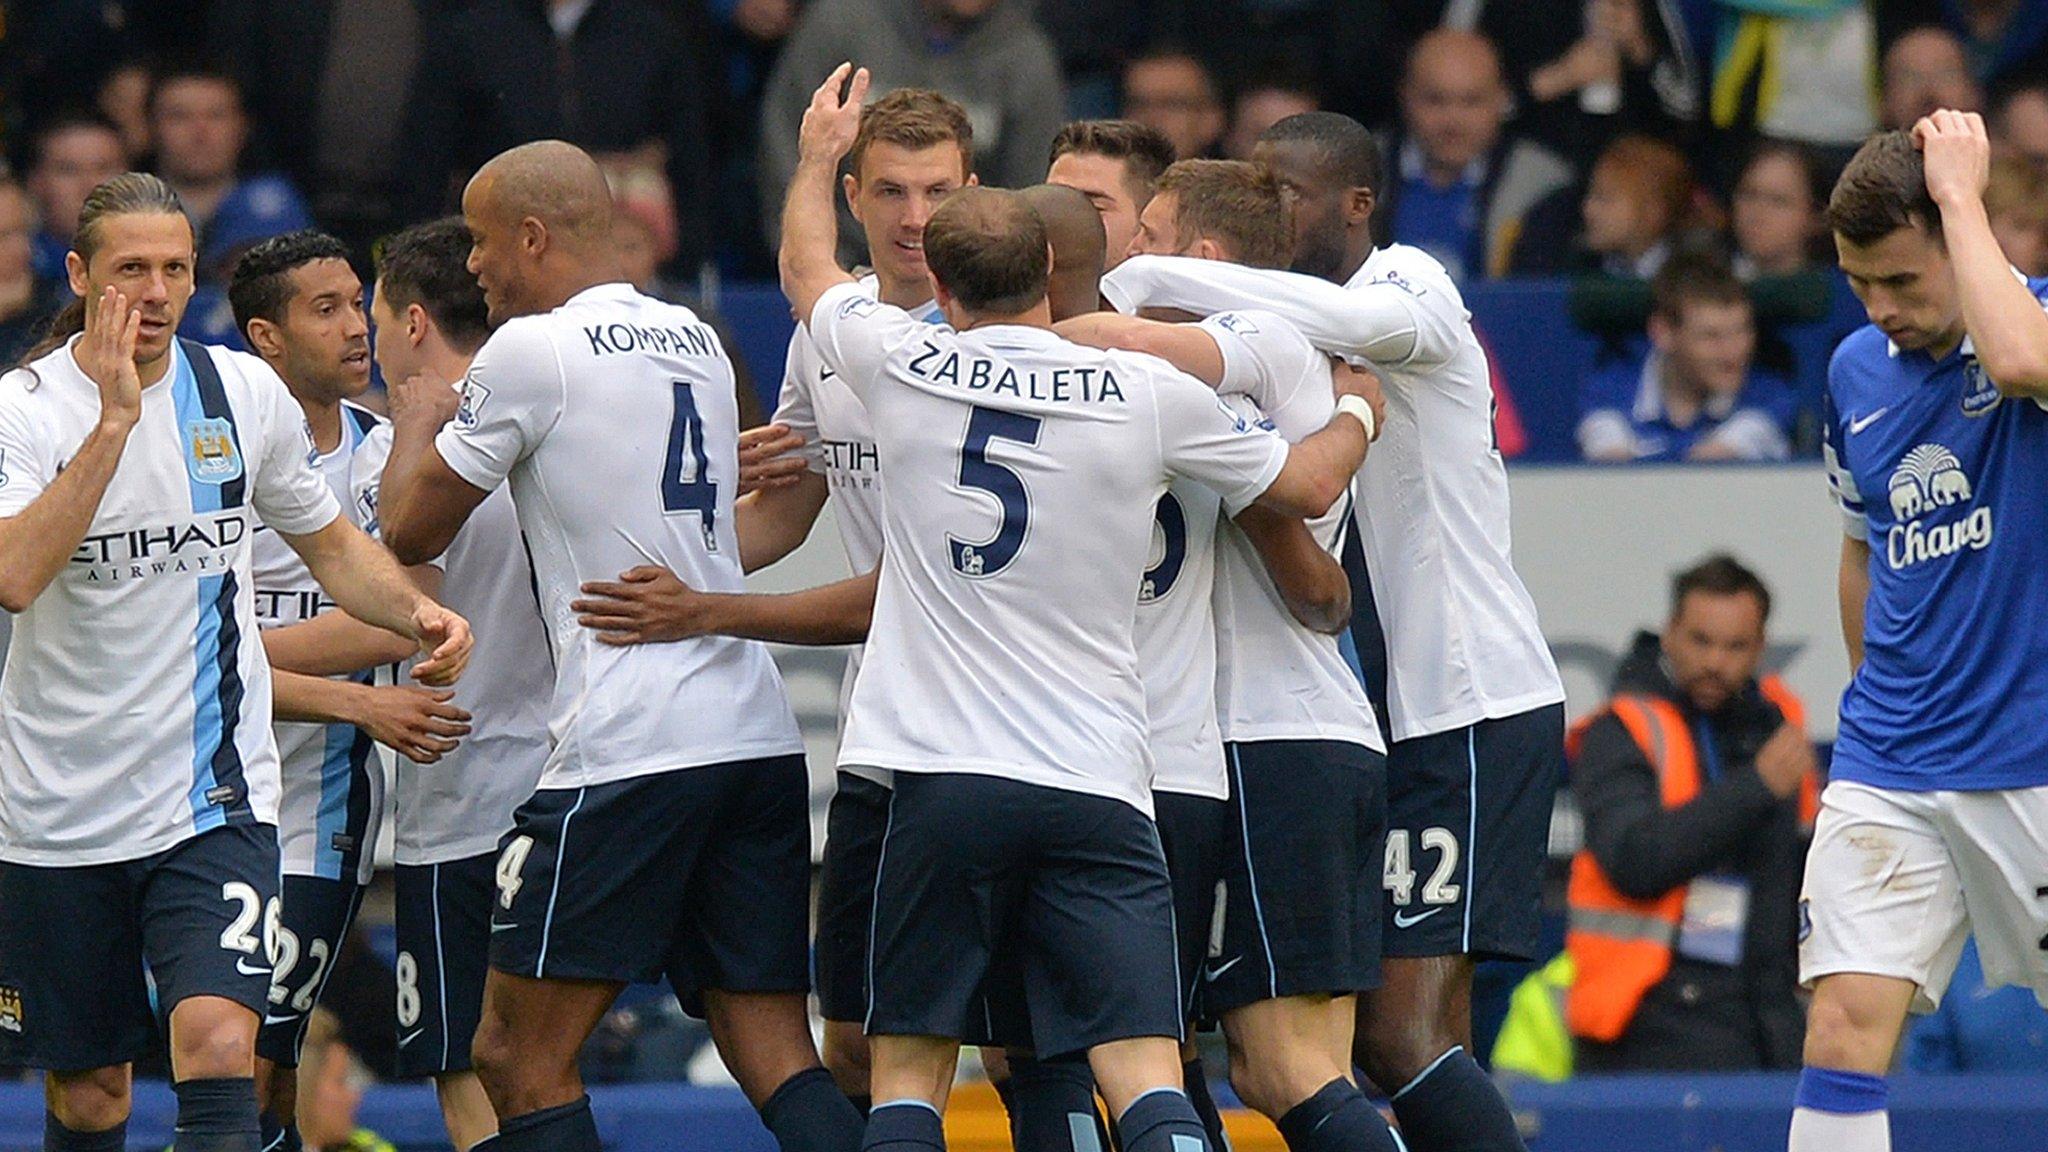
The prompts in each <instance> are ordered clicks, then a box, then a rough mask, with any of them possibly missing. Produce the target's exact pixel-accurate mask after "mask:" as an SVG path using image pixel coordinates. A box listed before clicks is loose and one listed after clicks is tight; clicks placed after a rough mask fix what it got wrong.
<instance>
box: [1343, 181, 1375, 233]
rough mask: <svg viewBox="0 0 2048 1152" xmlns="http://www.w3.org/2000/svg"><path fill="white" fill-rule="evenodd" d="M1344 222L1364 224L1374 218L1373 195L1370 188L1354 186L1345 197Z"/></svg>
mask: <svg viewBox="0 0 2048 1152" xmlns="http://www.w3.org/2000/svg"><path fill="white" fill-rule="evenodd" d="M1344 199H1345V203H1344V222H1345V223H1347V224H1363V223H1365V222H1366V221H1367V220H1370V219H1372V206H1373V195H1372V189H1370V188H1353V189H1352V190H1351V192H1350V194H1349V195H1347V196H1346V197H1345V198H1344Z"/></svg>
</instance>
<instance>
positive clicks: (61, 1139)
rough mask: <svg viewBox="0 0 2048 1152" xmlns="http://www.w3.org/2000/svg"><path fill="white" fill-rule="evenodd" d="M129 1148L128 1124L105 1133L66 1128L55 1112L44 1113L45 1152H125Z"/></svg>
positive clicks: (119, 1125) (124, 1123)
mask: <svg viewBox="0 0 2048 1152" xmlns="http://www.w3.org/2000/svg"><path fill="white" fill-rule="evenodd" d="M127 1147H128V1122H127V1121H126V1120H123V1121H121V1122H120V1123H119V1124H116V1125H114V1126H113V1127H112V1128H109V1129H107V1130H105V1131H103V1132H80V1131H78V1130H77V1129H75V1128H66V1127H65V1126H64V1122H63V1121H62V1120H59V1119H57V1114H56V1113H55V1112H45V1113H43V1152H123V1150H124V1149H126V1148H127Z"/></svg>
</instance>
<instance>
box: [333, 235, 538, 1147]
mask: <svg viewBox="0 0 2048 1152" xmlns="http://www.w3.org/2000/svg"><path fill="white" fill-rule="evenodd" d="M468 259H469V229H467V228H465V227H464V226H463V224H462V221H461V220H460V219H456V218H451V219H446V220H436V221H432V222H430V223H426V224H420V225H417V226H415V227H412V228H408V229H406V230H405V231H403V232H399V233H397V234H395V235H392V236H389V237H387V238H385V239H384V241H383V242H382V243H381V244H379V245H378V249H377V282H376V291H375V292H374V293H373V294H372V296H371V299H370V319H371V320H372V321H373V322H374V323H375V324H376V340H375V350H376V354H377V366H378V367H379V368H381V369H383V371H384V378H385V380H386V381H388V382H389V383H388V387H389V391H390V396H391V422H390V424H389V425H387V426H386V427H384V428H380V429H379V430H378V431H377V433H375V435H376V436H377V437H380V438H381V437H385V436H389V437H390V444H389V450H390V458H389V459H388V460H387V461H386V462H385V465H384V492H385V493H386V494H387V496H388V495H389V494H391V493H398V494H400V495H403V493H404V489H405V483H406V481H407V480H408V479H409V478H410V476H411V474H412V470H413V469H414V468H415V467H417V466H418V464H419V461H420V459H421V458H422V457H423V456H424V455H425V454H426V452H427V450H428V449H429V448H430V447H431V446H432V444H433V440H434V437H435V436H436V435H437V434H439V432H440V431H441V428H442V426H444V425H445V424H447V423H448V422H449V421H450V420H452V419H454V417H455V412H456V409H457V407H458V406H459V404H460V398H459V394H458V393H457V391H456V387H457V386H458V384H459V383H460V381H461V380H462V378H463V377H464V376H466V375H468V373H469V364H470V360H471V359H472V358H473V357H474V356H475V355H476V351H477V349H478V348H481V347H483V343H484V340H485V339H486V338H488V337H489V336H490V334H491V328H490V319H489V316H488V314H487V313H486V310H485V308H484V293H483V289H482V288H480V287H478V285H477V282H476V276H475V275H474V274H472V273H471V272H470V270H469V269H468V268H467V267H466V266H465V264H466V261H467V260H468ZM435 564H436V565H437V566H438V567H439V568H440V569H441V570H442V578H441V583H440V592H439V595H440V597H441V599H442V600H443V601H444V602H446V603H447V604H448V605H450V606H451V607H453V608H455V609H456V610H457V611H460V612H462V613H463V615H464V616H466V617H468V618H469V619H470V620H473V621H477V622H478V623H477V650H476V651H477V655H476V658H475V659H474V660H472V661H471V668H470V674H469V675H468V676H467V677H466V678H465V679H464V680H463V682H462V685H461V687H460V688H459V689H458V690H457V693H456V697H455V703H456V704H458V705H460V706H462V707H463V708H465V709H466V710H467V712H468V714H469V715H470V716H471V717H473V720H472V725H473V727H474V729H475V731H474V733H473V734H472V735H471V736H470V737H469V738H468V739H466V740H464V741H463V742H462V745H461V747H459V748H456V749H454V750H452V751H450V752H449V753H448V754H447V755H446V756H444V757H441V758H440V761H439V763H431V762H429V763H421V762H417V761H415V760H414V759H412V758H411V757H409V756H406V755H401V756H400V758H399V760H398V763H397V772H396V775H395V779H394V781H393V787H392V797H391V818H392V821H393V824H394V825H395V829H396V835H395V836H394V837H393V852H394V854H395V856H396V857H397V864H398V868H397V877H396V878H397V905H398V907H397V922H398V923H397V928H398V998H397V1004H396V1008H397V1013H398V1071H399V1074H400V1075H403V1076H432V1077H433V1078H434V1087H435V1091H436V1093H437V1094H438V1095H439V1097H440V1101H441V1115H442V1118H443V1120H445V1121H446V1123H447V1126H448V1138H449V1140H450V1141H451V1142H452V1143H453V1144H454V1145H455V1147H457V1148H469V1147H471V1146H472V1145H475V1144H477V1143H478V1142H480V1141H482V1140H483V1139H484V1138H486V1137H488V1136H489V1135H490V1134H491V1133H493V1132H495V1131H497V1129H498V1120H497V1116H496V1115H495V1114H494V1113H493V1112H492V1111H491V1102H490V1100H489V1098H487V1097H486V1096H485V1095H484V1090H483V1085H482V1084H481V1083H480V1082H479V1081H478V1080H477V1077H476V1072H475V1070H474V1068H473V1067H472V1065H471V1062H470V1057H469V1045H470V1040H471V1039H472V1037H474V1035H475V1033H476V1024H477V1017H478V1014H479V1013H480V1012H481V1011H482V1009H483V996H484V973H485V972H486V970H487V969H488V968H489V966H490V964H489V953H490V942H491V903H492V899H493V896H494V894H495V887H496V864H497V856H498V841H499V838H500V837H502V836H503V835H504V834H505V832H506V831H507V830H508V829H510V828H511V827H512V811H513V809H515V808H517V807H518V806H519V805H520V804H521V803H523V802H524V801H525V800H526V798H527V797H529V796H531V795H533V790H534V787H535V786H536V785H537V784H538V783H539V782H540V773H541V768H542V766H543V765H544V764H546V762H547V756H548V730H547V718H548V717H547V714H548V697H549V696H550V695H551V694H552V693H553V691H554V682H553V681H554V658H553V656H552V654H551V653H550V652H549V651H548V646H547V632H546V628H545V626H544V625H543V624H542V623H541V618H540V606H539V605H538V604H536V603H535V602H534V598H533V566H532V565H531V564H530V563H529V562H528V561H527V558H526V546H525V543H524V542H523V541H522V540H521V539H520V536H519V519H518V512H517V510H516V509H514V507H513V505H512V493H511V492H510V490H509V489H507V488H503V487H500V488H499V489H497V490H496V491H494V492H492V493H491V494H490V495H489V496H487V497H485V498H484V502H483V503H482V504H481V505H479V506H478V508H477V510H476V511H475V512H474V513H472V514H471V515H470V517H469V521H468V522H467V523H465V524H464V525H463V526H462V530H461V531H460V532H457V533H456V534H455V543H453V544H452V545H450V546H449V548H448V551H447V553H446V554H445V555H443V556H442V557H440V559H438V560H436V561H435Z"/></svg>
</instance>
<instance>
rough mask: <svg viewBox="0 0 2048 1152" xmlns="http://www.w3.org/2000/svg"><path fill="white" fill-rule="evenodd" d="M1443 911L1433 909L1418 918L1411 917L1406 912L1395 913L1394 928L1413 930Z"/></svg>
mask: <svg viewBox="0 0 2048 1152" xmlns="http://www.w3.org/2000/svg"><path fill="white" fill-rule="evenodd" d="M1441 911H1443V909H1442V908H1431V909H1430V910H1429V911H1427V912H1424V913H1422V914H1420V915H1417V916H1410V915H1409V914H1407V913H1406V912H1396V913H1394V927H1396V928H1413V927H1415V926H1416V925H1417V924H1420V923H1422V922H1423V921H1424V920H1427V919H1429V918H1430V917H1431V916H1434V915H1436V914H1437V913H1439V912H1441Z"/></svg>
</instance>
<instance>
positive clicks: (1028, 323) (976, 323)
mask: <svg viewBox="0 0 2048 1152" xmlns="http://www.w3.org/2000/svg"><path fill="white" fill-rule="evenodd" d="M998 325H1010V326H1012V327H1017V328H1044V329H1046V330H1048V331H1050V330H1051V328H1052V305H1051V304H1050V303H1049V302H1047V301H1046V300H1044V299H1040V300H1039V302H1038V303H1036V304H1034V305H1032V306H1031V307H1029V308H1026V309H1025V310H1024V311H1022V312H1012V313H1006V314H1004V315H1000V316H999V315H995V314H992V313H991V314H984V315H977V316H963V317H961V324H960V326H959V327H960V331H962V332H968V331H972V330H973V329H976V328H994V327H996V326H998Z"/></svg>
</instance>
